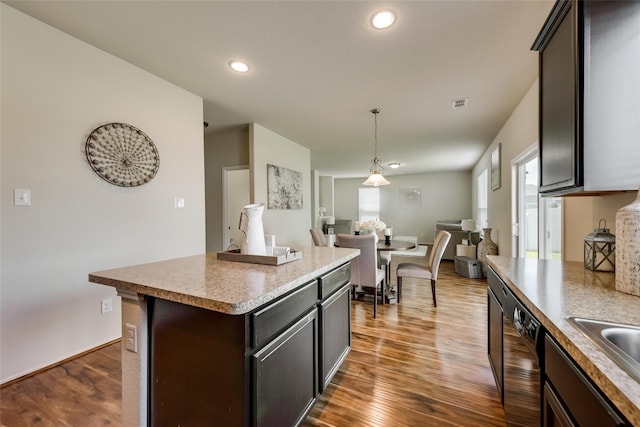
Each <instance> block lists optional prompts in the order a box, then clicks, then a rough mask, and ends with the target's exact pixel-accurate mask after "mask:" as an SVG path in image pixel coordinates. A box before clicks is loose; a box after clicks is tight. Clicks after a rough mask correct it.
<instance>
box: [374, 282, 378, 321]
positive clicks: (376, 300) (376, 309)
mask: <svg viewBox="0 0 640 427" xmlns="http://www.w3.org/2000/svg"><path fill="white" fill-rule="evenodd" d="M377 312H378V288H377V287H376V288H374V291H373V318H374V319H375V318H376V315H377V314H378V313H377Z"/></svg>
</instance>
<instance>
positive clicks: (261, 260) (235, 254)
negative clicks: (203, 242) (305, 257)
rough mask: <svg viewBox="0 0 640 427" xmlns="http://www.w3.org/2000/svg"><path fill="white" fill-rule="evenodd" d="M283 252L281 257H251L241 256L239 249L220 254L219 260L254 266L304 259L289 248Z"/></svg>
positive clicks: (247, 255) (299, 253) (297, 252)
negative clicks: (246, 263)
mask: <svg viewBox="0 0 640 427" xmlns="http://www.w3.org/2000/svg"><path fill="white" fill-rule="evenodd" d="M275 249H281V250H282V249H286V250H283V251H282V253H281V254H279V255H249V254H241V253H240V250H239V249H233V250H230V251H222V252H218V259H219V260H222V261H236V262H248V263H252V264H264V265H282V264H286V263H288V262H291V261H296V260H299V259H302V252H300V251H294V250H289V249H288V248H279V247H277V246H276V247H275Z"/></svg>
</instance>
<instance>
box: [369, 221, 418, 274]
mask: <svg viewBox="0 0 640 427" xmlns="http://www.w3.org/2000/svg"><path fill="white" fill-rule="evenodd" d="M383 233H384V232H383ZM382 238H383V239H384V235H383V236H382ZM393 240H401V241H403V242H411V243H413V244H414V245H415V248H413V249H409V250H410V251H413V250H416V251H417V250H418V236H393ZM392 255H393V252H391V251H381V252H378V261H379V262H380V265H381V266H383V267H384V271H385V272H386V274H387V277H386V280H387V285H389V286H390V282H391V277H390V276H391V256H392Z"/></svg>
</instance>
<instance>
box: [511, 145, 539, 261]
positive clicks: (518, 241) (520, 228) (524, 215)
mask: <svg viewBox="0 0 640 427" xmlns="http://www.w3.org/2000/svg"><path fill="white" fill-rule="evenodd" d="M512 167H513V179H514V181H515V182H514V184H515V185H513V187H512V188H514V190H515V191H514V194H513V199H514V200H513V207H514V208H513V212H512V216H513V253H514V254H515V256H517V257H519V258H538V239H539V233H538V200H539V196H538V147H537V146H535V145H534V146H532V147H529V148H528V149H527V150H525V151H524V152H523V153H522V154H520V155H519V156H518V157H516V158H514V159H513V162H512Z"/></svg>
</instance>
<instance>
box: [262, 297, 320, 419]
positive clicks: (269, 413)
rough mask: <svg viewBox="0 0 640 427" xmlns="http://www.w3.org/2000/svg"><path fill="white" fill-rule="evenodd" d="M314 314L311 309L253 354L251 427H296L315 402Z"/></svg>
mask: <svg viewBox="0 0 640 427" xmlns="http://www.w3.org/2000/svg"><path fill="white" fill-rule="evenodd" d="M316 313H317V310H316V309H315V308H314V309H313V310H312V311H311V312H309V313H308V314H307V315H305V316H304V317H303V318H302V319H300V320H299V321H298V322H296V323H295V324H294V325H293V326H291V327H290V328H289V329H287V330H286V331H285V332H283V333H282V334H280V335H279V336H278V337H276V338H275V339H274V340H273V341H271V342H270V343H269V344H268V345H267V346H266V347H264V348H263V349H262V350H260V351H259V352H257V353H256V354H255V355H253V357H252V365H253V386H254V394H253V395H254V402H253V425H254V426H257V427H262V426H273V427H282V426H295V425H298V424H299V423H300V422H301V421H302V420H303V419H304V417H305V416H306V415H307V413H308V412H309V410H310V409H311V407H312V406H313V404H314V403H315V401H316V397H317V390H318V385H317V378H318V364H317V357H316V355H317V337H318V332H317V331H318V325H317V315H316Z"/></svg>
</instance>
